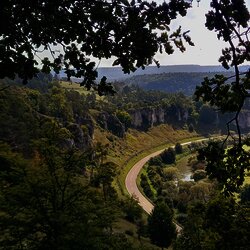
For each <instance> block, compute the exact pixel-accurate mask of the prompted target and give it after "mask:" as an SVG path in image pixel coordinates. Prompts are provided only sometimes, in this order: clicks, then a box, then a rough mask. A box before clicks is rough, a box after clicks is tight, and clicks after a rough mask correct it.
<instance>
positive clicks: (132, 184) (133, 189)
mask: <svg viewBox="0 0 250 250" xmlns="http://www.w3.org/2000/svg"><path fill="white" fill-rule="evenodd" d="M205 140H209V139H200V140H196V141H189V142H184V143H181V145H182V146H184V145H188V144H191V143H192V142H201V141H205ZM172 147H174V146H172ZM164 150H165V149H162V150H159V151H156V152H154V153H152V154H150V155H148V156H146V157H144V158H142V159H141V160H140V161H138V162H137V163H136V164H135V165H134V166H133V167H132V168H131V169H130V171H129V172H128V174H127V176H126V179H125V186H126V189H127V191H128V193H129V194H130V195H131V196H132V195H134V196H135V197H136V198H137V199H138V202H139V205H140V206H141V207H142V208H143V210H144V211H145V212H147V213H148V214H150V213H151V212H152V210H153V208H154V205H153V204H152V203H151V202H150V201H149V200H148V199H147V198H146V197H145V196H144V195H143V194H142V193H141V192H140V190H139V189H138V187H137V184H136V179H137V176H138V174H139V172H140V171H141V169H142V168H143V166H144V165H145V164H146V162H147V161H149V159H150V158H152V157H155V156H157V155H159V154H160V153H162V152H163V151H164ZM176 226H177V231H180V230H181V228H179V226H178V225H176Z"/></svg>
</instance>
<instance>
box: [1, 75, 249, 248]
mask: <svg viewBox="0 0 250 250" xmlns="http://www.w3.org/2000/svg"><path fill="white" fill-rule="evenodd" d="M1 87H2V88H3V89H4V90H3V91H1V92H0V100H1V105H0V106H1V116H0V125H1V134H0V136H1V149H0V154H1V157H0V159H1V168H2V169H1V185H2V186H1V211H2V213H1V215H0V217H1V228H2V229H1V235H2V236H1V244H2V245H4V246H5V248H3V249H12V248H14V249H15V248H20V247H23V246H26V248H27V249H44V248H46V249H61V247H63V249H73V248H72V243H74V244H75V245H77V247H76V249H82V248H91V249H124V248H127V247H129V248H130V249H132V248H133V247H135V246H134V244H132V243H131V239H129V238H128V237H131V236H129V235H130V234H134V233H133V231H130V230H127V231H126V230H125V231H123V232H120V231H119V230H117V229H116V226H115V225H116V223H117V220H118V221H119V220H120V219H122V220H128V221H129V222H132V223H134V224H135V225H136V227H137V228H138V229H137V231H136V234H137V235H138V236H139V235H140V237H145V238H147V237H150V235H151V233H150V232H151V231H150V230H149V227H150V228H151V229H152V228H153V226H151V224H150V223H154V222H152V221H150V222H149V225H150V226H149V227H148V230H149V231H148V230H147V226H146V225H147V223H146V222H145V219H142V217H141V216H142V211H141V209H140V208H139V207H138V204H137V202H136V201H133V200H131V199H129V198H128V197H127V198H126V196H124V191H123V193H121V190H119V186H118V187H117V185H114V184H115V182H116V177H117V175H119V172H120V171H121V168H122V165H121V162H120V161H117V160H116V159H115V158H117V157H122V158H123V157H124V158H125V155H122V152H121V151H123V150H125V151H126V147H125V148H124V149H122V150H121V148H120V149H119V148H116V149H114V148H113V147H121V144H120V145H119V144H118V145H117V146H114V145H115V141H118V140H123V141H125V140H126V139H127V138H129V137H130V136H131V133H134V132H133V131H138V133H139V134H140V133H145V132H147V131H149V130H150V129H152V128H154V127H156V128H157V126H160V125H161V124H168V125H170V126H171V127H172V128H174V129H175V130H176V131H178V130H180V131H181V130H186V131H187V133H190V134H189V136H192V134H193V133H195V131H196V132H197V131H199V132H200V133H205V134H208V133H215V132H216V133H221V132H222V131H221V127H223V126H222V125H223V124H224V123H225V120H226V118H228V117H223V116H222V115H218V112H216V110H214V108H212V107H210V106H208V105H207V104H202V103H198V102H195V101H194V100H192V98H190V97H186V96H185V95H183V94H181V93H177V94H174V93H164V92H159V91H145V90H143V89H141V88H139V87H138V86H135V85H131V86H128V85H126V84H117V85H115V87H116V92H117V94H116V95H115V96H105V97H101V98H100V97H98V96H97V95H96V94H95V93H94V92H92V93H91V92H88V91H83V90H82V88H76V86H75V85H74V84H72V83H70V82H68V83H67V82H60V81H59V80H58V79H57V78H53V77H52V76H51V75H44V74H40V75H39V77H37V78H34V79H33V80H32V81H30V82H29V83H28V85H27V86H25V87H24V86H23V85H22V82H21V81H20V80H18V79H16V80H15V81H12V80H9V79H5V80H2V81H1ZM79 89H80V90H79ZM219 119H220V121H219ZM209 124H210V125H209ZM215 125H216V126H215ZM204 127H206V129H204ZM201 128H203V129H201ZM214 128H216V129H215V130H214ZM105 131H106V132H105ZM209 131H210V132H209ZM98 133H101V137H100V136H99V138H98ZM170 133H173V132H170ZM185 136H188V134H187V135H185ZM104 138H106V139H105V140H106V141H107V142H108V144H106V145H104V144H103V143H104ZM156 138H157V137H156ZM156 145H157V143H156ZM134 146H135V144H133V143H132V147H134ZM195 149H197V147H196V146H195V144H193V145H192V146H191V147H189V148H187V149H185V150H183V149H182V148H181V147H180V146H179V148H178V145H177V146H176V148H175V151H173V150H172V149H170V148H169V149H168V150H166V151H164V153H162V155H161V156H160V157H158V158H157V159H152V160H150V162H149V163H148V167H147V168H146V172H145V174H142V175H141V184H140V185H141V187H142V189H143V191H144V193H145V195H146V196H147V197H148V198H150V199H151V200H152V201H153V202H155V204H162V203H163V204H165V205H164V208H162V209H165V206H166V205H167V207H168V209H170V210H169V211H174V209H177V211H178V213H176V214H172V213H173V212H171V213H170V212H168V213H167V214H169V216H170V218H172V216H174V217H175V218H176V220H177V221H178V222H179V223H180V224H181V225H183V226H184V225H186V224H187V223H188V221H189V216H191V218H192V216H193V215H192V214H189V209H191V207H192V206H194V207H193V209H196V208H197V209H198V207H199V206H202V208H203V207H204V206H205V205H206V204H207V203H208V201H209V202H210V201H211V203H212V202H216V199H219V198H216V197H217V196H218V195H219V189H218V191H217V192H216V191H215V190H216V189H217V188H216V183H214V182H211V183H210V182H206V181H205V182H204V180H203V179H204V178H206V172H205V169H204V164H199V163H192V164H193V165H194V166H199V167H198V168H197V169H196V171H195V172H194V177H193V178H194V179H195V183H194V182H192V181H191V182H188V181H187V182H183V181H181V180H180V181H179V184H178V187H177V186H176V185H175V184H174V183H175V182H176V180H178V178H179V177H178V176H179V174H178V169H177V168H176V167H175V164H176V163H175V161H176V156H178V155H181V156H187V155H191V158H192V157H193V158H194V156H192V155H193V153H192V152H195V151H194V150H195ZM127 150H128V149H127ZM134 150H135V149H134ZM114 151H116V154H115V156H114ZM171 155H172V157H171ZM179 158H180V159H182V158H181V157H179ZM193 161H194V160H193ZM169 164H170V165H169ZM173 164H174V165H173ZM190 164H191V163H190ZM201 166H202V167H201ZM244 190H245V191H244ZM244 190H243V191H242V195H243V194H244V192H245V193H246V198H245V201H244V203H243V204H244V206H243V208H242V209H243V210H242V211H241V210H239V211H241V212H240V213H241V214H243V213H244V214H245V215H244V216H247V215H246V214H247V213H246V210H245V209H247V208H248V206H247V200H248V199H249V198H247V197H248V192H249V191H248V189H247V188H246V189H244ZM184 194H185V195H184ZM209 204H210V203H208V205H206V206H208V208H206V209H209V206H210V205H209ZM230 204H231V203H230V202H229V203H225V207H223V208H220V209H226V210H227V209H228V208H227V206H229V205H230ZM233 204H234V203H233ZM230 206H236V205H232V204H231V205H230ZM189 207H190V208H189ZM202 208H201V207H200V209H202ZM204 209H205V208H204ZM232 209H233V208H232ZM234 209H235V208H234ZM167 211H168V210H167ZM204 211H205V210H204ZM190 213H191V212H190ZM221 213H222V215H221V216H224V213H225V211H224V210H222V211H221ZM171 214H172V215H171ZM200 216H203V215H200ZM204 216H206V215H205V214H204ZM239 216H240V215H239ZM89 218H93V219H89ZM197 220H198V221H199V222H197V223H201V222H200V220H204V221H205V220H206V218H205V217H201V218H197ZM170 221H171V220H170ZM234 221H235V222H233V221H230V222H231V223H241V225H242V226H241V228H242V231H241V232H240V235H243V236H239V235H238V234H237V235H238V236H235V237H238V238H235V237H234V238H232V240H233V241H236V240H240V241H241V243H242V246H243V247H244V246H247V242H245V241H244V240H243V239H242V238H241V237H243V238H244V237H247V235H246V234H247V229H246V228H247V225H248V224H246V225H245V226H243V225H244V220H243V219H242V218H241V217H239V218H238V217H237V220H236V219H235V220H234ZM211 223H212V222H211ZM34 225H35V226H34ZM187 225H188V224H187ZM199 225H200V224H199ZM230 225H231V224H230ZM193 226H195V225H193ZM197 226H198V225H197ZM219 226H220V227H221V225H219ZM231 226H232V230H236V227H237V225H236V224H232V225H231ZM245 227H246V228H245ZM216 228H217V227H215V229H216ZM69 229H70V232H71V233H70V234H68V232H69ZM215 229H213V230H215ZM183 230H184V231H183V232H185V234H187V236H185V237H188V238H187V239H188V240H189V241H191V239H190V237H196V236H194V235H192V233H193V231H189V230H191V229H190V227H187V232H186V229H185V227H184V229H183ZM192 230H197V229H195V228H193V229H192ZM199 230H203V231H204V230H205V231H204V232H203V231H201V232H202V234H203V233H204V234H206V230H208V229H206V228H204V229H202V228H200V229H199ZM209 230H210V229H209ZM216 230H217V229H216ZM218 230H219V229H218ZM126 232H127V233H128V234H129V235H127V236H126V234H125V233H126ZM201 232H200V233H201ZM158 233H159V232H157V234H158ZM217 233H218V235H220V238H219V239H220V240H217V241H216V240H214V241H213V242H211V241H212V238H206V239H200V241H202V244H215V245H216V244H219V243H218V242H219V241H221V240H222V239H223V240H226V239H224V238H223V237H227V236H224V235H221V234H220V232H217ZM232 233H233V231H232ZM190 234H191V235H190ZM175 237H176V235H175V234H173V235H172V236H171V237H170V238H171V239H174V238H175ZM183 237H184V234H183ZM221 237H222V238H221ZM171 239H170V240H169V243H168V244H170V243H171V242H172V240H171ZM187 239H186V238H185V239H182V238H178V240H177V241H176V243H175V244H176V249H183V248H182V244H186V243H184V240H187ZM192 240H193V239H192ZM120 241H122V242H123V244H121V245H120V243H119V242H120ZM153 243H155V244H156V245H159V244H160V245H161V243H159V242H158V240H156V241H153ZM131 244H132V245H131ZM188 244H191V245H192V244H193V243H191V242H189V243H188ZM195 244H201V243H199V242H195ZM221 244H223V243H221ZM228 244H231V243H228ZM118 245H119V246H118ZM67 246H68V247H67ZM78 246H79V247H78ZM192 246H194V245H192ZM237 246H239V244H237ZM147 247H148V246H147V245H146V246H145V245H143V247H142V249H146V248H147ZM151 247H152V246H151ZM135 248H136V247H135ZM139 248H140V247H139ZM149 248H150V246H149ZM186 249H188V248H186ZM190 249H196V248H195V247H194V248H190ZM242 249H244V248H242Z"/></svg>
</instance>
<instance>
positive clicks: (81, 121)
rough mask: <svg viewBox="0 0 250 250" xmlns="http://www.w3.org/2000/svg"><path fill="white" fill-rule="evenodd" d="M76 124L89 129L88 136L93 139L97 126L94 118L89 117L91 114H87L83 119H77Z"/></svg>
mask: <svg viewBox="0 0 250 250" xmlns="http://www.w3.org/2000/svg"><path fill="white" fill-rule="evenodd" d="M76 122H77V124H79V125H84V126H86V127H87V129H88V134H89V136H90V137H91V138H93V134H94V128H95V125H94V122H93V119H92V117H91V116H90V115H89V114H85V116H83V117H78V118H77V119H76Z"/></svg>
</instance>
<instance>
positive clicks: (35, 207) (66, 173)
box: [0, 129, 131, 250]
mask: <svg viewBox="0 0 250 250" xmlns="http://www.w3.org/2000/svg"><path fill="white" fill-rule="evenodd" d="M51 130H52V129H51ZM55 132H60V131H55ZM54 135H55V134H54ZM61 136H62V134H61ZM54 139H55V137H54V136H53V137H50V138H42V139H41V140H38V141H36V143H35V146H34V147H35V148H36V150H35V151H34V157H33V159H32V160H24V159H23V157H22V155H21V154H17V153H14V152H12V151H11V150H10V147H9V146H7V145H6V144H2V143H1V144H0V166H1V171H0V211H1V213H0V246H1V247H0V248H1V249H29V250H32V249H41V250H42V249H55V250H57V249H58V250H59V249H60V250H63V249H64V250H66V249H67V250H69V249H79V250H80V249H96V250H97V249H98V250H99V249H130V248H131V245H130V244H128V242H127V240H126V238H125V237H123V236H121V235H117V234H115V233H112V224H113V222H114V220H115V218H116V215H117V213H118V208H117V206H116V202H115V199H113V200H112V201H107V200H106V201H104V199H103V196H102V195H101V194H100V192H98V191H95V190H94V189H93V188H92V189H91V188H90V187H89V185H88V180H87V179H86V177H84V176H83V175H82V172H83V171H82V170H83V168H84V166H86V163H87V161H88V160H87V158H86V156H84V154H82V153H79V152H77V151H74V150H72V149H70V150H63V149H62V148H60V147H57V146H56V145H55V144H56V143H55V142H56V141H54ZM119 241H121V242H120V243H119Z"/></svg>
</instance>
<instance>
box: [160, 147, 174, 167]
mask: <svg viewBox="0 0 250 250" xmlns="http://www.w3.org/2000/svg"><path fill="white" fill-rule="evenodd" d="M160 156H161V159H162V161H163V162H164V163H165V164H173V163H175V150H174V149H173V148H171V147H169V148H168V149H166V150H164V151H163V152H162V153H161V154H160Z"/></svg>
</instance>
